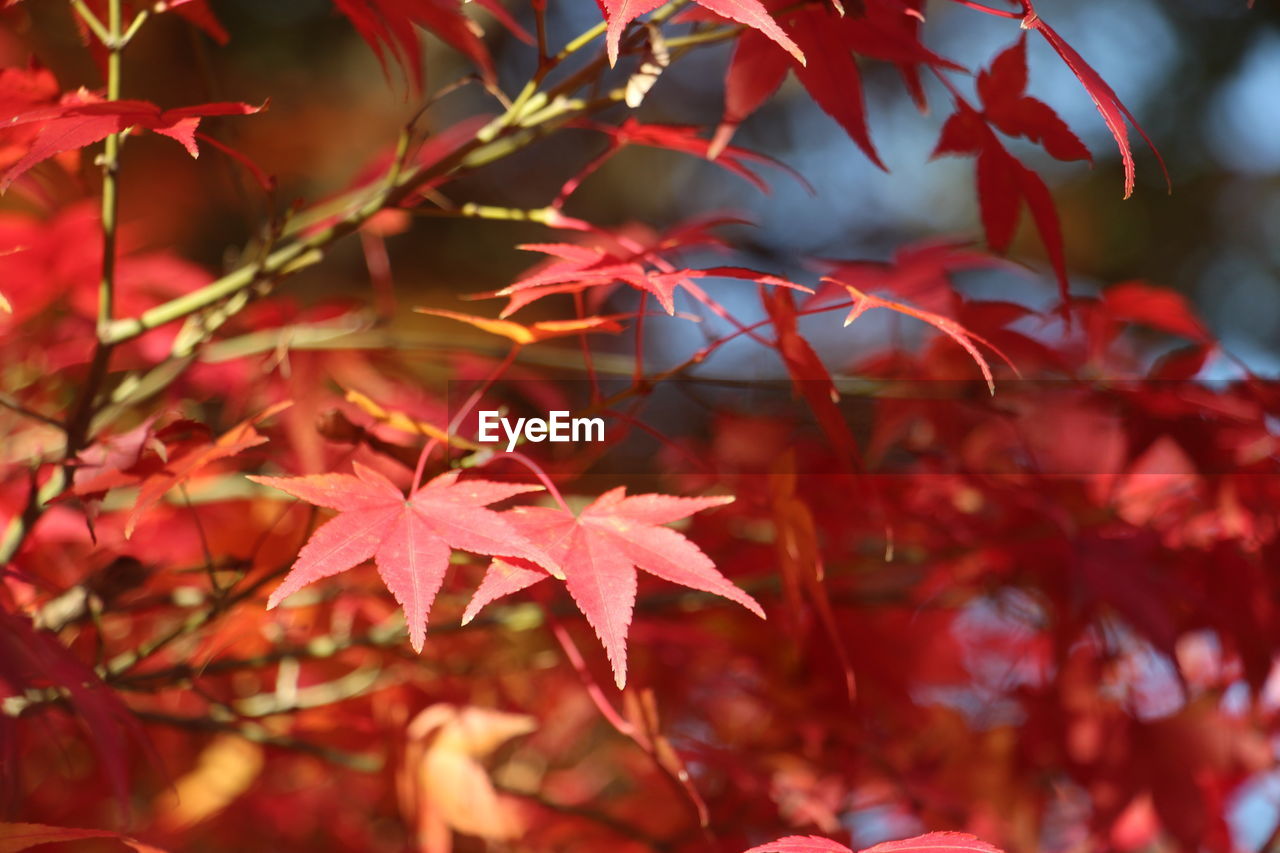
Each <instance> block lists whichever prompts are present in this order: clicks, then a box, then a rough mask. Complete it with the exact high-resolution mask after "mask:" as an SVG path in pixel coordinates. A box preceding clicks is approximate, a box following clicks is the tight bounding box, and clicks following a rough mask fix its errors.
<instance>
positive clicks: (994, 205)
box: [933, 98, 1068, 304]
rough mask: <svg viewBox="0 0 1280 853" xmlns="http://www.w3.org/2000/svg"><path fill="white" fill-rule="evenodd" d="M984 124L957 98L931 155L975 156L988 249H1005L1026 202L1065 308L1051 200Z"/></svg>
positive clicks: (1061, 254)
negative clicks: (953, 109)
mask: <svg viewBox="0 0 1280 853" xmlns="http://www.w3.org/2000/svg"><path fill="white" fill-rule="evenodd" d="M987 121H988V119H987V117H986V116H985V115H984V114H983V113H981V112H979V111H978V110H976V109H974V108H973V106H971V105H970V104H969V103H968V102H967V101H965V100H963V99H961V98H957V101H956V112H955V113H954V114H953V115H952V116H951V118H949V119H947V122H946V124H944V125H943V126H942V136H941V138H939V140H938V146H937V148H935V149H934V152H933V156H934V157H940V156H942V155H944V154H960V155H965V154H969V155H974V156H976V158H977V181H978V206H979V210H980V212H981V215H982V227H983V230H984V231H986V234H987V245H988V246H990V247H991V250H992V251H995V252H1000V253H1004V252H1006V251H1008V249H1009V245H1010V244H1011V243H1012V242H1013V235H1014V231H1015V230H1016V228H1017V225H1018V213H1019V212H1020V210H1021V209H1022V204H1023V202H1026V205H1027V209H1028V210H1029V211H1030V212H1031V219H1032V221H1033V222H1034V223H1035V226H1036V230H1037V231H1038V232H1039V234H1040V242H1041V243H1043V244H1044V248H1045V253H1046V254H1048V256H1049V263H1050V265H1052V267H1053V272H1054V275H1055V277H1056V278H1057V280H1058V292H1059V294H1060V295H1061V297H1062V301H1063V304H1065V303H1066V302H1067V297H1068V281H1067V258H1066V251H1065V249H1064V247H1063V241H1062V223H1061V221H1060V220H1059V219H1058V210H1057V208H1056V207H1054V205H1053V196H1052V194H1051V193H1050V192H1049V188H1048V187H1047V186H1046V185H1045V182H1044V180H1043V179H1041V177H1040V176H1039V175H1037V174H1036V173H1035V172H1034V171H1032V170H1031V169H1028V168H1027V167H1026V166H1024V165H1022V163H1021V162H1020V161H1019V160H1018V158H1017V157H1014V156H1013V155H1012V154H1010V153H1009V150H1008V149H1007V148H1005V147H1004V144H1003V143H1002V142H1001V141H1000V138H999V137H998V136H996V133H995V131H993V130H992V129H991V126H990V125H989V124H988V123H987Z"/></svg>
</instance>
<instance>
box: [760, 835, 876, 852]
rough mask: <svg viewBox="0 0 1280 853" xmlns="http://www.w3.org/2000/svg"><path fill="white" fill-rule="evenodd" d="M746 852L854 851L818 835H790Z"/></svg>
mask: <svg viewBox="0 0 1280 853" xmlns="http://www.w3.org/2000/svg"><path fill="white" fill-rule="evenodd" d="M746 853H853V851H852V850H850V849H849V848H848V847H845V846H844V845H843V844H837V843H836V842H834V841H832V840H831V839H830V838H822V837H821V836H818V835H788V836H787V837H786V838H779V839H778V840H777V841H771V842H769V843H768V844H761V845H760V846H758V847H752V848H751V849H750V850H748V851H746Z"/></svg>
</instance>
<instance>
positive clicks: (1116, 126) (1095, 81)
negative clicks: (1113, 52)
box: [1022, 0, 1173, 198]
mask: <svg viewBox="0 0 1280 853" xmlns="http://www.w3.org/2000/svg"><path fill="white" fill-rule="evenodd" d="M1023 8H1024V10H1025V12H1026V17H1025V18H1023V19H1022V28H1023V29H1025V30H1035V31H1036V32H1038V33H1040V35H1042V36H1044V40H1045V41H1047V42H1048V43H1049V46H1050V47H1052V48H1053V49H1054V52H1056V53H1057V54H1058V56H1059V57H1061V58H1062V61H1063V62H1065V63H1066V64H1067V67H1068V68H1070V69H1071V73H1072V74H1074V75H1076V79H1077V80H1079V81H1080V85H1082V86H1084V88H1085V91H1086V92H1088V93H1089V97H1090V98H1091V99H1092V100H1093V104H1094V106H1096V107H1097V108H1098V113H1099V114H1100V115H1101V116H1102V120H1103V121H1104V122H1106V124H1107V129H1108V130H1110V131H1111V135H1112V136H1113V137H1115V140H1116V146H1117V147H1118V148H1119V149H1120V159H1121V161H1122V162H1123V163H1124V197H1125V198H1128V197H1129V196H1131V195H1133V182H1134V175H1135V173H1136V168H1135V166H1134V163H1133V149H1132V148H1131V147H1130V146H1129V130H1128V128H1127V127H1126V126H1125V120H1126V119H1128V121H1129V123H1130V124H1132V125H1133V129H1134V130H1136V131H1138V135H1139V136H1141V137H1142V139H1143V141H1145V142H1146V143H1147V145H1148V147H1150V148H1151V152H1152V153H1153V154H1155V155H1156V161H1157V162H1158V163H1159V164H1160V170H1161V171H1162V172H1164V180H1165V184H1166V185H1168V186H1169V188H1170V190H1172V188H1173V185H1172V183H1171V182H1170V178H1169V169H1168V167H1166V166H1165V163H1164V158H1163V157H1161V156H1160V151H1159V150H1158V149H1157V148H1156V145H1155V143H1154V142H1152V141H1151V137H1149V136H1147V132H1146V131H1145V130H1143V129H1142V125H1140V124H1138V120H1137V119H1136V118H1134V117H1133V113H1131V112H1129V108H1128V107H1126V106H1125V105H1124V103H1123V102H1122V101H1121V100H1120V96H1119V95H1117V94H1116V93H1115V90H1114V89H1112V88H1111V86H1110V85H1109V84H1108V83H1107V81H1106V80H1104V79H1102V75H1101V74H1099V73H1098V72H1097V71H1095V70H1094V69H1093V66H1091V65H1090V64H1089V63H1087V62H1085V61H1084V57H1082V56H1081V55H1080V54H1078V53H1076V50H1075V48H1073V47H1072V46H1071V45H1069V44H1067V42H1066V40H1065V39H1063V38H1062V36H1060V35H1058V33H1057V31H1056V30H1054V28H1053V27H1051V26H1049V25H1048V24H1047V23H1045V21H1044V19H1042V18H1041V17H1040V15H1039V14H1037V12H1036V10H1035V7H1034V6H1033V5H1032V4H1031V2H1030V0H1023Z"/></svg>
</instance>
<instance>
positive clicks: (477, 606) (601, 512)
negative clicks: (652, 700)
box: [462, 486, 764, 688]
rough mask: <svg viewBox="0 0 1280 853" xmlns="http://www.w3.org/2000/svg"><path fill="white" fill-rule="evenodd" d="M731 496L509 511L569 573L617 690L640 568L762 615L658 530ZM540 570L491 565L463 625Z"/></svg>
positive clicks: (651, 497)
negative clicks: (577, 509) (578, 510)
mask: <svg viewBox="0 0 1280 853" xmlns="http://www.w3.org/2000/svg"><path fill="white" fill-rule="evenodd" d="M732 501H733V498H732V497H710V498H683V497H675V496H673V495H659V494H648V495H632V496H631V497H627V493H626V489H625V487H621V486H619V487H618V488H616V489H612V490H610V491H608V492H605V493H604V494H603V495H601V496H600V497H599V498H597V499H596V500H595V501H594V502H593V503H592V504H591V505H590V506H588V507H587V508H586V509H584V510H583V511H582V512H581V513H579V514H578V515H577V516H574V515H573V514H572V513H569V512H567V511H566V510H564V509H552V508H549V507H517V508H515V509H513V510H511V511H510V512H508V513H506V515H505V517H506V518H507V519H509V520H510V521H511V523H512V525H513V526H514V527H515V528H516V529H517V530H519V531H520V532H521V533H522V534H523V535H524V536H526V537H527V538H528V539H530V540H532V541H533V542H536V543H538V545H540V546H542V547H543V548H545V549H546V551H547V553H548V554H550V555H551V556H552V557H553V558H555V560H556V561H557V562H558V563H559V565H560V567H561V568H562V569H563V570H564V581H565V586H567V587H568V589H569V594H570V595H571V596H573V600H574V601H575V602H576V603H577V605H578V609H580V610H581V611H582V613H583V615H584V616H586V617H587V621H588V622H590V623H591V627H592V628H594V629H595V632H596V636H598V637H599V638H600V642H601V643H602V644H603V645H604V649H605V652H606V653H607V654H608V656H609V662H610V663H611V664H612V666H613V676H614V680H615V681H616V682H617V685H618V687H619V688H621V687H623V686H624V685H625V684H626V682H627V628H628V627H629V626H630V625H631V613H632V610H633V609H634V608H635V602H636V569H644V570H645V571H646V572H649V573H650V574H652V575H656V576H657V577H660V578H662V579H663V580H666V581H670V582H672V583H678V584H680V585H682V586H687V587H690V588H691V589H699V590H703V591H704V592H711V593H715V594H716V595H722V596H724V597H725V598H728V599H730V600H731V601H736V602H737V603H739V604H741V605H742V606H743V607H745V608H747V609H748V610H750V611H751V612H752V613H755V614H756V615H757V616H759V617H760V618H762V619H763V618H764V611H763V610H762V609H761V608H760V605H759V604H758V603H756V600H755V599H754V598H752V597H751V596H749V595H747V594H746V593H745V592H743V591H742V590H741V589H739V588H738V587H737V586H734V584H733V583H732V582H731V581H730V580H729V579H728V578H726V577H725V576H724V575H722V574H720V572H719V570H717V569H716V567H715V565H714V564H712V562H711V560H710V558H709V557H707V555H706V554H704V553H702V551H701V550H700V549H699V548H698V546H697V545H695V544H693V543H692V542H690V541H689V540H688V539H686V538H685V537H684V536H682V535H681V534H679V533H677V532H676V531H674V530H671V529H669V528H666V527H662V526H661V525H664V524H667V523H669V522H672V521H677V520H679V519H681V518H687V517H689V516H690V515H693V514H694V513H695V512H698V511H699V510H704V509H709V508H710V507H713V506H723V505H724V504H727V503H731V502H732ZM546 577H547V576H546V574H545V573H544V572H540V571H537V570H536V569H535V568H533V567H530V566H525V565H520V564H518V563H512V562H508V561H505V560H494V561H493V563H492V564H491V565H490V566H489V569H488V571H487V572H486V574H485V578H484V581H482V582H481V584H480V588H479V589H477V590H476V594H475V597H474V598H473V599H472V600H471V603H470V604H469V605H468V606H467V611H466V613H465V614H464V615H463V617H462V618H463V621H464V622H469V621H470V620H471V619H473V618H475V616H476V614H477V613H479V612H480V610H481V608H483V607H484V606H485V605H486V604H488V603H489V602H491V601H494V600H495V599H498V598H501V597H502V596H504V595H508V594H510V593H513V592H517V591H518V590H521V589H525V588H527V587H530V586H532V585H533V584H535V583H538V582H539V581H542V580H544V579H545V578H546Z"/></svg>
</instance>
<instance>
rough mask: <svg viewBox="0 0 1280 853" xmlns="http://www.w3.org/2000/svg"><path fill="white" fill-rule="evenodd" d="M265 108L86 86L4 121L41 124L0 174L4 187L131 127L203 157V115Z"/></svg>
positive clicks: (0, 189) (0, 184)
mask: <svg viewBox="0 0 1280 853" xmlns="http://www.w3.org/2000/svg"><path fill="white" fill-rule="evenodd" d="M263 106H265V104H264V105H263ZM262 108H263V107H255V106H251V105H249V104H241V103H234V102H226V101H224V102H218V103H210V104H198V105H196V106H192V107H178V108H176V109H171V110H163V109H161V108H160V107H158V106H156V105H155V104H153V103H151V102H150V101H103V100H100V99H99V98H98V97H97V96H96V95H94V94H92V93H90V92H87V91H81V92H78V93H75V94H73V95H69V96H66V97H64V98H63V101H62V103H60V104H58V105H56V106H50V107H43V108H40V109H35V110H29V111H27V112H25V113H22V114H21V115H16V116H13V117H12V118H10V119H9V120H8V121H7V122H5V123H4V125H3V128H4V129H8V128H14V127H26V126H29V125H38V126H39V127H40V130H39V132H38V133H37V134H36V135H35V138H34V139H33V140H32V142H31V147H30V148H29V149H28V150H27V153H26V155H25V156H24V157H22V158H21V159H20V160H18V161H17V162H16V163H14V164H13V165H12V166H10V167H9V170H8V171H7V172H5V173H4V177H3V178H0V192H3V191H4V190H6V189H8V188H9V185H10V184H12V183H13V182H14V181H15V180H17V179H18V177H19V176H21V175H22V173H24V172H26V171H27V170H28V169H30V168H31V167H32V166H35V165H36V164H38V163H41V162H43V161H45V160H47V159H49V158H50V157H53V156H54V155H56V154H61V153H62V152H63V151H73V150H75V149H77V148H84V147H85V146H86V145H92V144H94V143H95V142H101V141H102V140H104V139H106V138H107V137H108V136H110V135H111V134H113V133H123V132H125V131H126V130H128V129H129V128H131V127H139V128H145V129H147V130H150V131H152V132H154V133H159V134H160V135H162V136H167V137H169V138H170V139H173V140H176V141H177V142H179V143H181V144H182V147H184V148H186V149H187V153H189V154H190V155H191V156H192V157H199V156H200V149H199V148H198V147H197V146H196V130H197V129H198V128H199V127H200V120H201V119H202V118H206V117H209V116H229V115H249V114H251V113H256V112H258V111H259V110H261V109H262Z"/></svg>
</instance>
